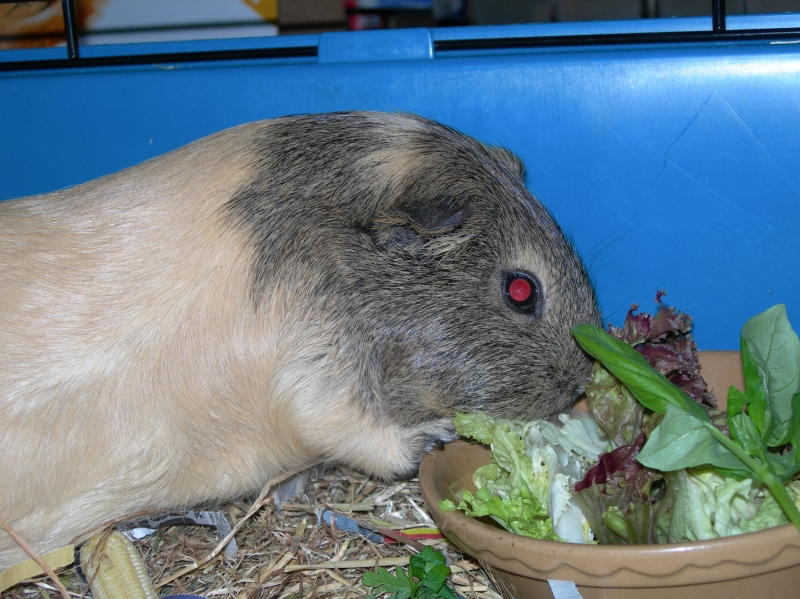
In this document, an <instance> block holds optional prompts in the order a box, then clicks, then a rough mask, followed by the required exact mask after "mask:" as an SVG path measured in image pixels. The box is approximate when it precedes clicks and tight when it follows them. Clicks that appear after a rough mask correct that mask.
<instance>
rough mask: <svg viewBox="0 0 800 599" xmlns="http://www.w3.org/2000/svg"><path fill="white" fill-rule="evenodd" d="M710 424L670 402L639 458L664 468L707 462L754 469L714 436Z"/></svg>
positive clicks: (716, 466) (748, 470)
mask: <svg viewBox="0 0 800 599" xmlns="http://www.w3.org/2000/svg"><path fill="white" fill-rule="evenodd" d="M710 427H711V425H710V424H709V423H707V422H703V421H701V420H698V419H697V418H695V416H694V415H693V414H690V413H688V412H686V411H684V410H682V409H681V408H679V407H678V406H675V405H670V406H668V407H667V411H666V414H664V420H662V421H661V424H660V425H659V426H658V427H657V428H656V429H655V430H654V431H653V433H652V434H651V435H650V439H648V441H647V443H646V444H645V446H644V447H643V448H642V451H641V452H639V455H638V456H636V459H637V460H638V461H639V463H641V464H643V465H645V466H647V467H648V468H654V469H657V470H662V471H664V472H670V471H672V470H682V469H683V468H693V467H695V466H702V465H706V464H708V465H710V466H714V467H715V468H724V469H726V470H734V471H742V472H747V473H751V472H752V470H751V469H750V468H748V467H747V466H746V465H745V464H744V462H742V461H741V460H740V459H739V458H737V457H736V456H735V455H734V454H733V453H731V452H730V451H729V450H728V449H726V448H725V447H723V446H722V445H721V444H720V443H719V442H718V441H717V440H716V439H715V438H714V437H713V435H712V433H711V430H710ZM751 476H752V474H751Z"/></svg>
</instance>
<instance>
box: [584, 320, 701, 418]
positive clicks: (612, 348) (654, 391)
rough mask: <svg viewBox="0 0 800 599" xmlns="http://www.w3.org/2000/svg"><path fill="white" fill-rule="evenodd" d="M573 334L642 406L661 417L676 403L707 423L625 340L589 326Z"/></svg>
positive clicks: (687, 398)
mask: <svg viewBox="0 0 800 599" xmlns="http://www.w3.org/2000/svg"><path fill="white" fill-rule="evenodd" d="M572 334H573V336H574V337H575V339H576V340H577V341H578V343H579V344H580V346H581V347H582V348H583V349H585V350H586V352H587V353H588V354H589V355H591V356H592V357H593V358H595V359H597V360H599V361H600V362H602V363H603V366H605V367H606V369H607V370H608V371H609V372H611V374H613V375H614V376H615V377H617V378H618V379H619V380H620V381H622V383H623V384H624V385H625V386H626V387H627V388H628V390H629V391H630V392H631V393H633V395H634V397H636V399H638V400H639V402H641V404H642V405H644V407H646V408H649V409H650V410H653V411H654V412H658V413H659V414H664V413H665V412H666V410H667V406H668V405H669V404H675V405H677V406H679V407H681V408H683V410H684V411H687V412H689V413H690V414H692V415H694V416H695V417H696V418H699V419H700V420H706V421H708V415H707V414H706V412H705V410H703V408H701V407H700V406H699V405H698V404H696V403H695V402H694V401H692V400H691V399H690V398H689V396H687V395H686V394H685V393H684V392H683V391H681V390H680V389H678V387H676V386H675V385H673V384H672V383H670V382H669V381H668V380H667V378H666V377H665V376H664V375H663V374H661V373H660V372H656V370H655V369H654V368H653V367H652V366H650V364H649V363H648V362H647V360H645V359H644V357H642V355H641V354H640V353H639V352H637V351H636V350H635V349H633V348H632V347H631V346H630V345H628V344H627V343H625V342H624V341H621V340H619V339H615V338H614V337H612V336H611V335H609V334H608V333H606V332H605V331H604V330H603V329H601V328H600V327H597V326H594V325H591V324H581V325H576V326H574V327H572Z"/></svg>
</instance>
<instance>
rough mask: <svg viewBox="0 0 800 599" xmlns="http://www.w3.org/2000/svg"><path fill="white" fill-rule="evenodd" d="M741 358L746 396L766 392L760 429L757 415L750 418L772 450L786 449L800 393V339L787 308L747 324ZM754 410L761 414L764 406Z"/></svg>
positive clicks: (762, 314) (764, 313)
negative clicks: (760, 391)
mask: <svg viewBox="0 0 800 599" xmlns="http://www.w3.org/2000/svg"><path fill="white" fill-rule="evenodd" d="M745 354H747V355H745ZM742 355H743V366H744V367H745V392H746V393H747V394H748V395H750V391H751V390H753V391H755V389H757V388H758V387H762V388H763V389H764V391H766V406H765V407H764V415H763V421H762V423H761V425H760V426H759V422H758V415H754V414H752V413H751V417H752V418H753V421H754V422H755V423H756V426H759V429H760V431H761V436H762V437H763V438H764V439H766V440H767V444H768V445H769V446H770V447H776V446H779V445H783V444H785V443H786V442H787V441H788V440H789V439H791V438H792V436H793V434H790V430H789V429H790V427H791V426H792V421H793V419H794V418H793V413H794V412H795V409H794V406H793V397H794V396H795V395H796V394H797V393H798V392H800V339H798V337H797V334H796V333H795V332H794V331H793V330H792V326H791V324H790V323H789V319H788V318H787V316H786V306H784V305H783V304H778V305H777V306H773V307H772V308H770V309H769V310H767V311H765V312H762V313H761V314H758V315H756V316H754V317H753V318H751V319H750V320H749V321H747V323H746V324H745V325H744V327H742ZM745 360H747V363H745ZM751 360H752V362H755V365H756V367H755V368H754V367H753V364H752V362H751ZM756 373H757V374H756ZM756 376H758V379H759V380H758V383H757V384H756ZM751 406H752V407H754V408H755V410H756V411H757V412H760V410H761V406H753V403H752V402H751ZM751 411H753V410H752V409H751ZM795 430H796V426H795Z"/></svg>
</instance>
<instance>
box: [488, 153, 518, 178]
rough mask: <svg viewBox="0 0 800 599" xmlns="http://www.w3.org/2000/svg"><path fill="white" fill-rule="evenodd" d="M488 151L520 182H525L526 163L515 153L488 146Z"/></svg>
mask: <svg viewBox="0 0 800 599" xmlns="http://www.w3.org/2000/svg"><path fill="white" fill-rule="evenodd" d="M486 149H487V150H488V151H489V154H491V156H492V157H493V158H494V159H495V160H497V161H498V162H502V163H503V164H504V165H505V167H506V168H507V169H508V170H509V172H511V174H512V175H516V176H517V178H519V180H520V181H524V180H525V163H524V162H522V159H521V158H520V157H519V156H517V155H516V154H514V152H512V151H511V150H507V149H506V148H500V147H498V146H486Z"/></svg>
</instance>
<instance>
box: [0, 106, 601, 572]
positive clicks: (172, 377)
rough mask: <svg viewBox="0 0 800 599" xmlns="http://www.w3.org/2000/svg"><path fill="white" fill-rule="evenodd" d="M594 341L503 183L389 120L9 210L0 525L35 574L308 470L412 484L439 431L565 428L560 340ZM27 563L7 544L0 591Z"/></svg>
mask: <svg viewBox="0 0 800 599" xmlns="http://www.w3.org/2000/svg"><path fill="white" fill-rule="evenodd" d="M529 275H530V276H529ZM519 277H523V278H525V280H526V281H527V284H529V285H530V284H532V285H533V289H532V295H533V299H532V300H530V299H528V301H527V303H523V304H520V303H519V302H518V301H517V300H516V299H513V298H510V297H509V295H508V283H509V280H511V279H515V278H519ZM531 301H533V304H532V305H528V304H531ZM598 321H599V316H598V312H597V308H596V302H595V298H594V294H593V291H592V288H591V286H590V284H589V281H588V279H587V277H586V274H585V272H584V269H583V267H582V265H581V263H580V261H579V259H578V258H577V257H576V255H575V253H574V252H573V250H572V249H571V247H570V246H569V244H568V243H567V242H566V241H565V239H564V237H563V235H562V233H561V232H560V230H559V229H558V227H557V226H556V225H555V223H554V222H553V221H552V219H551V218H550V216H549V215H548V213H547V211H546V210H545V209H544V208H543V207H542V206H541V205H540V204H539V203H538V202H537V201H536V200H534V199H533V198H532V197H531V195H530V194H529V193H528V191H527V190H526V189H525V187H524V185H523V182H522V178H521V168H520V165H519V163H518V161H516V160H515V159H514V158H513V157H512V156H511V155H510V154H508V153H507V152H505V151H503V150H498V149H496V148H490V147H487V146H484V145H482V144H480V143H478V142H477V141H475V140H473V139H471V138H469V137H466V136H463V135H460V134H458V133H456V132H454V131H452V130H450V129H448V128H445V127H442V126H440V125H437V124H435V123H432V122H430V121H426V120H424V119H421V118H417V117H413V116H408V115H387V114H374V113H341V114H332V115H319V116H304V117H287V118H284V119H277V120H274V121H263V122H258V123H252V124H249V125H245V126H242V127H237V128H235V129H231V130H228V131H224V132H221V133H218V134H216V135H212V136H210V137H208V138H205V139H203V140H200V141H198V142H195V143H193V144H190V145H189V146H186V147H184V148H181V149H179V150H176V151H174V152H172V153H169V154H167V155H165V156H162V157H160V158H157V159H154V160H151V161H148V162H146V163H143V164H141V165H139V166H136V167H134V168H131V169H128V170H125V171H122V172H120V173H118V174H115V175H111V176H108V177H104V178H102V179H99V180H96V181H92V182H89V183H86V184H84V185H80V186H77V187H73V188H70V189H67V190H64V191H60V192H57V193H53V194H47V195H41V196H34V197H29V198H23V199H20V200H14V201H9V202H2V203H0V448H2V450H0V516H2V517H3V518H4V519H5V520H7V521H8V522H9V523H10V524H11V526H12V527H13V528H14V529H15V530H16V531H17V532H18V533H19V534H20V535H21V536H22V537H23V538H25V539H26V540H27V541H28V542H29V543H31V544H32V545H33V546H34V548H35V549H37V550H39V551H41V552H44V551H48V550H51V549H54V548H56V547H59V546H61V545H64V544H66V543H69V542H70V541H72V540H73V538H75V537H76V536H78V535H80V534H82V533H84V532H86V531H87V530H89V529H91V528H93V527H95V526H97V525H99V524H101V523H102V522H105V521H108V520H112V519H117V518H120V517H122V516H124V515H126V514H131V513H134V512H140V511H143V510H150V511H160V510H170V509H179V508H183V507H190V506H195V505H199V504H202V503H206V502H209V501H218V500H224V499H227V498H232V497H236V496H239V495H242V494H244V493H248V492H252V491H254V490H257V489H259V488H260V487H261V486H262V485H263V484H264V483H265V482H266V481H267V480H269V479H270V478H273V477H275V476H277V475H279V474H281V473H283V472H286V471H289V470H293V469H300V468H303V467H306V466H309V465H312V464H314V463H317V462H321V461H328V462H340V463H344V464H347V465H349V466H351V467H354V468H358V469H361V470H363V471H366V472H368V473H373V474H375V475H378V476H381V477H391V476H395V475H399V474H404V473H408V472H410V471H412V470H413V469H414V467H415V466H416V464H417V463H418V460H419V457H420V455H421V453H422V452H423V451H424V450H425V448H426V447H428V446H429V445H430V444H431V443H432V442H435V441H436V440H439V439H446V438H449V437H450V436H451V435H452V432H451V427H450V418H451V416H452V414H453V412H454V411H455V410H481V411H487V412H489V413H492V414H497V415H505V416H518V417H525V418H531V417H537V416H547V415H550V414H553V413H555V412H557V411H560V410H562V409H564V408H565V407H566V406H568V405H569V404H570V403H571V401H572V399H573V398H574V396H575V393H576V390H577V389H578V388H579V387H580V386H581V384H582V382H583V380H584V378H585V376H586V374H587V373H588V369H589V362H588V360H587V358H586V357H585V356H584V355H583V354H582V353H581V351H580V350H579V349H578V347H577V346H576V345H575V343H574V342H573V341H572V339H571V337H570V334H569V327H570V326H572V325H574V324H577V323H581V322H598ZM24 557H25V555H24V554H23V553H22V551H21V550H20V549H19V548H18V547H17V545H16V543H14V542H13V541H12V540H11V538H10V537H9V536H8V535H7V534H6V533H5V532H3V531H0V569H3V568H4V567H6V566H8V565H10V564H12V563H14V562H16V561H19V560H20V559H23V558H24Z"/></svg>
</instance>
